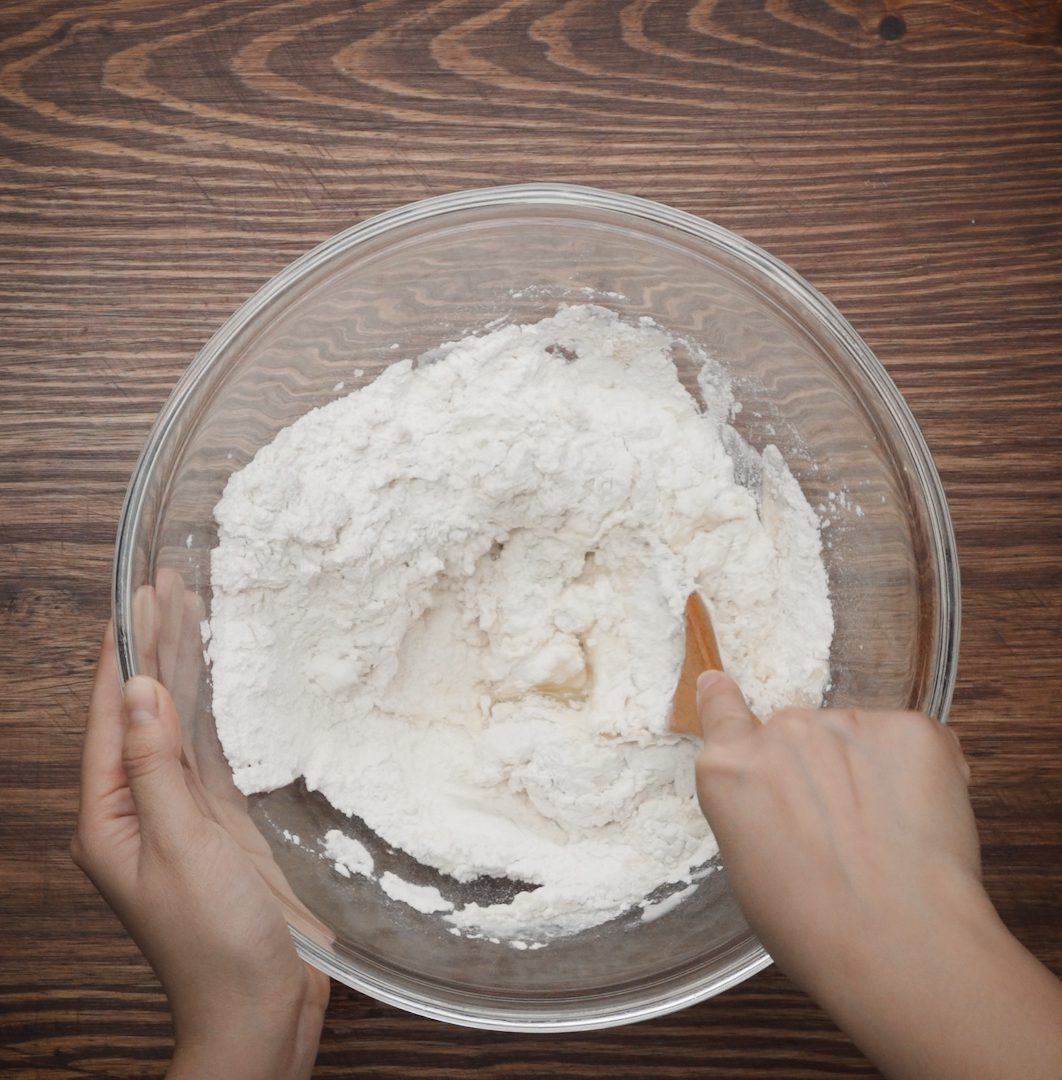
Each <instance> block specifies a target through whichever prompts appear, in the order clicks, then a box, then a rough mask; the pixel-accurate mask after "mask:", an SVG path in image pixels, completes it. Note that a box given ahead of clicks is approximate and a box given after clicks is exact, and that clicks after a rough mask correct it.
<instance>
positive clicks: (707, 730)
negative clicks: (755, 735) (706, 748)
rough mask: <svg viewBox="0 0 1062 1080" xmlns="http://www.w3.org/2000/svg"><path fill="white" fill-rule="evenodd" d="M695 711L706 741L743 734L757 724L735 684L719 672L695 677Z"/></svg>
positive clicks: (707, 672)
mask: <svg viewBox="0 0 1062 1080" xmlns="http://www.w3.org/2000/svg"><path fill="white" fill-rule="evenodd" d="M697 711H698V712H699V713H700V717H701V726H702V728H703V731H704V741H705V743H706V744H707V743H709V742H712V741H716V742H718V741H720V740H726V739H731V738H734V737H736V736H739V735H746V734H748V733H749V732H751V731H755V730H756V729H757V728H758V727H759V726H760V724H759V721H758V720H757V719H756V717H755V716H753V715H752V712H751V710H750V709H749V707H748V705H747V704H746V703H745V698H744V696H743V695H742V693H741V690H740V689H739V687H738V684H737V683H736V682H734V680H733V679H731V678H730V676H729V675H725V674H724V673H723V672H721V671H706V672H704V673H703V674H702V675H701V676H700V678H698V680H697Z"/></svg>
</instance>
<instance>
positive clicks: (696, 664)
mask: <svg viewBox="0 0 1062 1080" xmlns="http://www.w3.org/2000/svg"><path fill="white" fill-rule="evenodd" d="M713 670H714V671H722V670H723V661H722V660H721V659H720V657H719V643H718V642H717V641H716V640H715V630H714V628H713V627H712V620H711V618H709V616H708V609H707V608H706V607H705V606H704V601H703V600H702V599H701V594H700V593H697V592H693V593H690V596H689V599H688V600H687V601H686V655H685V658H684V659H683V662H682V673H681V674H680V675H679V681H678V686H677V687H676V689H675V705H674V709H673V710H672V713H671V730H672V731H674V732H677V733H678V734H680V735H700V733H701V720H700V717H699V716H698V715H697V678H698V676H699V675H700V674H701V672H703V671H713Z"/></svg>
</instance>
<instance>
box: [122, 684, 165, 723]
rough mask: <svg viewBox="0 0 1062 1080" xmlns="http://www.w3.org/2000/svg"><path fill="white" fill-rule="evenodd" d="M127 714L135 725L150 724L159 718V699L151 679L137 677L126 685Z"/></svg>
mask: <svg viewBox="0 0 1062 1080" xmlns="http://www.w3.org/2000/svg"><path fill="white" fill-rule="evenodd" d="M125 712H126V715H127V716H128V717H129V720H130V722H131V723H134V724H144V723H150V722H151V721H152V720H156V719H157V718H158V715H159V699H158V695H157V694H156V693H155V683H154V682H153V681H152V680H151V679H149V678H147V677H146V676H144V675H136V676H134V677H133V678H132V679H130V680H129V682H127V683H126V684H125Z"/></svg>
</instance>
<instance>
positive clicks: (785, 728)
mask: <svg viewBox="0 0 1062 1080" xmlns="http://www.w3.org/2000/svg"><path fill="white" fill-rule="evenodd" d="M812 724H813V719H812V714H811V713H810V712H809V711H808V710H807V709H794V708H787V709H779V710H778V712H776V713H775V714H774V715H773V716H772V717H771V720H770V724H769V725H768V727H769V728H770V729H771V730H772V731H774V732H775V733H777V734H778V735H780V736H782V737H783V738H786V739H791V740H799V739H804V738H805V737H806V736H807V734H808V732H809V731H810V729H811V727H812Z"/></svg>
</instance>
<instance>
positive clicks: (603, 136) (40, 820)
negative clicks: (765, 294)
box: [0, 0, 1062, 1080]
mask: <svg viewBox="0 0 1062 1080" xmlns="http://www.w3.org/2000/svg"><path fill="white" fill-rule="evenodd" d="M1060 45H1062V23H1060V17H1059V8H1058V5H1057V3H1056V2H1055V0H866V2H862V3H856V2H854V0H769V2H757V3H753V2H748V0H714V2H713V0H627V2H614V0H504V2H498V3H491V2H484V0H432V2H415V0H364V2H356V3H351V2H350V0H260V2H254V3H252V2H250V0H202V2H197V0H87V2H83V3H73V2H71V0H38V2H29V0H12V2H9V3H7V4H5V5H4V6H3V8H2V9H0V221H2V225H3V228H2V231H0V327H2V333H0V410H2V411H0V641H2V643H3V651H2V654H0V707H2V727H0V737H2V740H3V747H2V753H0V937H2V946H0V1068H3V1069H4V1070H5V1071H6V1072H7V1073H10V1074H11V1075H14V1076H24V1077H40V1078H47V1080H60V1078H74V1077H97V1076H118V1077H146V1076H157V1075H159V1074H160V1073H161V1071H162V1067H163V1062H164V1061H165V1060H166V1059H167V1056H168V1054H169V1051H170V1029H169V1022H168V1014H167V1011H166V1007H165V1002H164V1000H163V998H162V996H161V994H160V992H159V990H158V987H157V984H156V983H155V980H154V978H153V977H152V975H151V972H150V970H149V969H148V968H147V966H146V964H145V963H144V961H143V960H142V959H141V958H140V957H139V955H138V953H137V952H136V950H135V949H134V947H133V946H132V945H131V944H130V942H129V941H128V939H127V938H126V936H125V935H124V933H123V932H122V930H121V928H120V926H119V925H118V923H117V922H116V920H115V919H114V918H113V916H112V915H111V914H110V913H109V912H108V911H107V909H106V908H105V907H104V905H103V903H102V902H101V901H100V900H99V899H98V898H97V897H96V895H95V894H94V892H93V891H92V889H91V887H90V886H89V885H88V884H87V883H86V882H85V881H84V880H83V879H82V878H81V877H80V875H79V874H78V873H77V872H76V871H75V870H74V868H73V866H72V865H71V864H70V861H69V859H68V857H67V841H68V838H69V833H70V830H71V826H72V821H73V815H74V811H75V804H76V776H77V757H78V752H79V738H80V732H81V727H82V723H83V715H84V710H85V705H86V700H87V693H88V678H89V674H90V671H91V668H92V665H93V662H94V657H95V652H96V643H97V640H98V634H99V629H100V626H101V623H102V621H103V619H104V618H105V616H106V614H107V611H108V576H109V569H110V566H109V560H110V556H111V544H112V540H113V536H114V531H115V526H116V521H117V516H118V511H119V506H120V501H121V497H122V493H123V490H124V486H125V483H126V480H127V478H128V475H129V473H130V470H131V468H132V466H133V462H134V460H135V457H136V454H137V452H138V449H139V446H140V444H141V443H142V440H143V438H144V436H145V434H146V432H147V429H148V427H149V425H150V423H151V421H152V418H153V416H154V414H155V412H156V411H157V410H158V408H159V406H160V405H161V403H162V402H163V401H164V399H165V397H166V395H167V394H168V392H169V390H170V388H171V387H172V385H173V383H174V381H175V380H176V378H177V376H178V375H179V373H180V372H181V370H182V369H183V367H184V366H185V365H186V364H187V363H188V361H189V360H190V359H191V357H192V356H193V355H194V354H195V352H196V350H197V349H198V347H199V346H200V345H201V344H202V343H203V342H204V341H205V339H206V338H207V337H208V336H209V334H210V333H211V332H212V331H213V329H214V328H216V327H217V326H218V325H219V323H220V322H221V321H222V319H223V318H224V317H225V316H226V315H227V314H228V313H229V312H230V311H231V310H232V309H233V308H234V307H235V306H236V305H237V304H238V303H239V302H240V301H241V300H243V299H244V298H245V297H246V296H247V295H248V294H249V293H250V292H251V291H252V290H253V289H254V288H255V287H256V286H258V285H259V284H260V283H261V282H262V281H264V280H265V279H266V278H267V277H269V276H270V275H271V274H273V273H274V272H275V271H277V270H278V269H280V268H281V267H282V266H283V265H284V264H285V263H286V262H288V261H289V260H290V259H292V258H293V257H295V256H296V255H298V254H300V253H301V252H302V251H304V250H305V249H307V248H309V247H310V246H312V245H313V244H315V243H316V242H318V241H319V240H321V239H323V238H325V237H327V236H329V235H331V234H332V233H334V232H336V231H338V230H339V229H341V228H343V227H345V226H347V225H350V224H352V223H353V222H355V221H357V220H359V219H361V218H363V217H365V216H367V215H369V214H372V213H375V212H377V211H380V210H383V209H386V208H389V207H392V206H395V205H397V204H399V203H402V202H406V201H409V200H412V199H417V198H421V197H424V196H427V195H432V194H438V193H441V192H444V191H448V190H452V189H455V188H459V187H465V186H476V185H485V184H496V183H504V182H513V181H520V180H527V179H555V180H566V181H573V182H579V183H587V184H593V185H597V186H601V187H607V188H615V189H618V190H622V191H627V192H630V193H633V194H639V195H646V196H650V197H653V198H658V199H661V200H663V201H666V202H668V203H671V204H672V205H675V206H678V207H680V208H682V209H685V210H689V211H692V212H693V213H696V214H701V215H703V216H705V217H708V218H712V219H714V220H716V221H719V222H720V223H722V224H724V225H726V226H728V227H730V228H732V229H734V230H736V231H738V232H740V233H742V234H744V235H746V236H748V237H749V238H750V239H753V240H755V241H757V242H759V243H762V244H764V245H765V246H767V247H768V248H769V249H770V250H771V251H773V252H774V253H775V254H777V255H778V256H780V257H781V258H783V259H785V260H786V261H787V262H789V263H790V264H791V265H793V266H795V267H796V268H797V269H798V270H799V271H801V272H802V273H803V274H804V275H805V276H807V277H808V278H810V280H811V281H813V282H814V283H815V284H816V285H818V286H819V287H820V288H822V289H823V290H824V291H825V292H826V293H827V295H829V296H830V297H831V299H833V300H834V301H835V302H836V303H837V304H838V306H839V307H840V308H841V309H842V310H843V311H844V312H845V314H846V315H847V316H848V317H849V318H850V319H851V320H852V322H853V323H854V324H855V325H856V327H857V328H858V329H859V330H860V331H861V332H862V333H863V335H864V336H865V337H866V339H867V340H868V342H869V344H870V345H871V347H872V348H873V349H875V351H876V352H877V354H878V355H879V356H880V357H881V358H882V359H883V361H884V362H885V363H886V365H887V366H888V367H889V370H890V372H891V374H892V376H893V378H894V379H895V380H896V382H897V383H898V384H899V386H900V388H901V389H902V390H903V392H904V393H905V394H906V396H907V399H908V401H909V402H910V404H911V406H912V408H913V410H914V412H915V414H916V416H917V417H918V419H919V421H920V422H921V424H922V425H923V429H924V431H925V433H926V436H927V439H928V441H929V444H930V446H931V448H932V449H933V451H934V454H935V456H936V459H937V461H938V463H939V466H940V469H941V472H942V475H943V478H944V482H945V486H946V488H947V491H948V495H949V498H950V500H951V507H952V511H953V514H954V517H955V525H956V529H957V533H958V538H959V547H960V555H961V560H962V569H963V577H964V601H965V611H964V624H963V649H962V667H961V672H960V679H959V687H958V694H957V697H956V702H955V708H954V713H953V718H954V722H955V726H956V729H957V730H958V732H959V733H960V735H961V736H962V738H963V741H964V743H965V745H966V747H967V750H968V753H969V756H970V758H971V760H972V764H973V778H974V779H973V797H974V802H975V806H976V810H977V814H978V818H979V821H980V825H981V830H982V836H983V840H984V848H985V876H986V880H987V883H988V887H989V890H990V892H991V894H992V896H993V897H994V899H995V901H996V902H997V904H998V905H999V907H1000V910H1001V912H1002V914H1003V916H1004V918H1005V919H1006V920H1007V922H1008V923H1009V924H1010V925H1011V926H1012V927H1013V928H1014V929H1015V930H1016V932H1017V933H1018V935H1019V937H1021V939H1022V940H1023V941H1025V942H1026V943H1027V944H1028V945H1029V946H1030V947H1031V948H1032V949H1033V950H1034V951H1035V952H1037V953H1038V954H1039V955H1040V956H1041V957H1043V958H1044V960H1045V961H1046V962H1047V963H1048V964H1050V965H1051V966H1052V967H1053V968H1054V970H1055V971H1058V972H1062V925H1060V917H1059V910H1060V897H1062V716H1060V714H1059V706H1058V702H1059V701H1060V700H1062V670H1060V663H1059V659H1058V657H1059V625H1060V621H1062V429H1060V426H1059V421H1058V414H1059V407H1060V406H1062V324H1060V316H1059V299H1060V295H1062V199H1060V191H1062V62H1060V61H1062V57H1060ZM473 1074H474V1075H476V1076H480V1077H483V1076H486V1077H503V1076H504V1077H536V1078H537V1077H552V1076H565V1077H573V1078H574V1077H591V1076H605V1075H609V1076H616V1077H632V1078H634V1077H638V1078H643V1077H647V1076H651V1077H662V1078H663V1077H688V1076H689V1077H692V1076H700V1077H727V1078H730V1080H733V1078H736V1077H785V1078H789V1080H799V1078H808V1080H811V1078H818V1080H823V1078H826V1077H834V1078H836V1077H861V1076H874V1075H876V1074H875V1072H874V1070H873V1069H872V1068H871V1067H870V1066H869V1065H867V1064H866V1063H865V1062H864V1061H863V1060H862V1058H861V1057H860V1055H859V1054H858V1052H857V1051H856V1050H855V1049H854V1048H853V1047H852V1045H851V1044H850V1043H849V1042H848V1041H847V1040H846V1039H845V1038H844V1037H843V1036H842V1035H841V1034H839V1033H838V1032H837V1031H836V1030H835V1029H834V1027H833V1025H832V1024H831V1023H830V1022H829V1020H828V1019H827V1018H826V1017H825V1016H824V1014H823V1013H822V1012H821V1011H819V1010H818V1009H817V1008H816V1007H815V1006H814V1005H812V1004H811V1003H810V1002H809V1001H808V1000H807V999H806V998H805V997H804V996H803V995H802V994H800V993H799V992H798V991H797V990H795V989H794V988H793V987H792V986H791V985H790V984H789V983H788V982H787V980H786V979H785V978H783V977H782V976H781V975H780V974H778V973H777V972H775V971H768V972H765V973H763V974H762V975H760V976H758V977H756V978H755V979H753V980H751V981H750V982H748V983H747V984H745V985H744V986H742V987H740V988H739V989H737V990H735V991H733V992H731V993H729V994H727V995H725V996H723V997H722V998H719V999H717V1000H715V1001H712V1002H707V1003H704V1004H702V1005H700V1006H698V1007H695V1008H693V1009H690V1010H687V1011H686V1012H684V1013H681V1014H679V1015H676V1016H672V1017H668V1018H665V1019H662V1020H659V1021H655V1022H652V1023H648V1024H644V1025H639V1026H635V1027H631V1028H627V1029H623V1030H617V1031H611V1032H603V1033H596V1034H588V1035H575V1036H564V1037H559V1036H558V1037H550V1038H528V1037H516V1036H505V1035H500V1034H485V1033H478V1032H467V1031H459V1030H454V1029H449V1028H445V1027H442V1026H440V1025H437V1024H433V1023H430V1022H428V1021H421V1020H418V1019H416V1018H413V1017H409V1016H405V1015H402V1014H400V1013H398V1012H396V1011H394V1010H392V1009H389V1008H387V1007H384V1006H381V1005H378V1004H376V1003H374V1002H372V1001H370V1000H367V999H365V998H362V997H360V996H359V995H357V994H354V993H352V992H349V991H347V990H345V989H343V988H339V987H337V988H336V991H335V995H334V999H333V1004H332V1006H331V1008H330V1011H329V1016H328V1022H327V1026H326V1030H325V1034H324V1039H323V1044H322V1049H321V1054H320V1058H319V1062H318V1067H317V1073H316V1074H315V1075H319V1076H321V1077H330V1076H335V1077H338V1076H345V1075H357V1076H362V1077H373V1078H381V1080H382V1078H384V1077H394V1076H403V1077H407V1078H410V1080H413V1078H419V1077H441V1076H446V1077H465V1076H471V1075H473Z"/></svg>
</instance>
